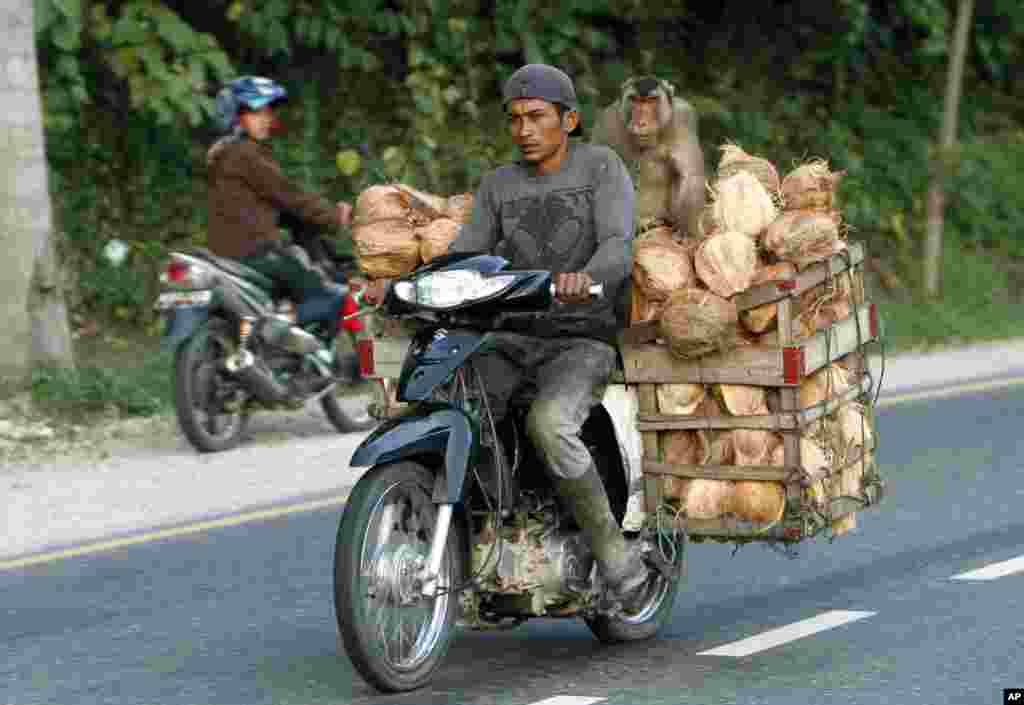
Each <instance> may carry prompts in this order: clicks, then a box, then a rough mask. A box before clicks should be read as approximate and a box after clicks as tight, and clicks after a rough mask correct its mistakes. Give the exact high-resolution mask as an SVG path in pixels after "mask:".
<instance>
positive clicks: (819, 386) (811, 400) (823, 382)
mask: <svg viewBox="0 0 1024 705" xmlns="http://www.w3.org/2000/svg"><path fill="white" fill-rule="evenodd" d="M849 388H850V378H849V375H848V374H847V372H846V370H844V369H843V368H842V367H840V366H839V365H837V364H835V363H832V364H831V365H828V366H826V367H823V368H821V369H820V370H818V371H817V372H815V373H814V374H813V375H810V376H809V377H807V378H806V379H804V381H803V382H801V383H800V391H799V395H800V408H802V409H806V408H808V407H812V406H817V405H818V404H821V403H822V402H824V401H826V400H828V399H833V398H835V397H838V396H840V395H841V394H844V393H846V391H847V390H848V389H849Z"/></svg>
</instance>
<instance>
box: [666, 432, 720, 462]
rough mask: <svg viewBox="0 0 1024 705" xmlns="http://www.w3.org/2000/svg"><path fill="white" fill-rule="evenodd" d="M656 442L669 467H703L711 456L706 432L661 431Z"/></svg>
mask: <svg viewBox="0 0 1024 705" xmlns="http://www.w3.org/2000/svg"><path fill="white" fill-rule="evenodd" d="M658 441H659V442H660V444H661V455H662V457H663V458H664V459H665V462H666V463H668V464H670V465H704V464H706V463H707V461H708V458H709V457H710V456H711V445H710V443H709V442H708V435H707V431H662V432H661V433H659V434H658Z"/></svg>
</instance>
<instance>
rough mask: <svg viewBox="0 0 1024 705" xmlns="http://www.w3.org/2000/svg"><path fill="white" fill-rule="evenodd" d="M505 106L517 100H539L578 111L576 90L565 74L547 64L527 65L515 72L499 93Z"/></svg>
mask: <svg viewBox="0 0 1024 705" xmlns="http://www.w3.org/2000/svg"><path fill="white" fill-rule="evenodd" d="M501 94H502V102H503V103H505V104H506V105H507V104H508V102H509V101H510V100H515V99H517V98H540V99H541V100H546V101H548V102H549V103H561V104H562V105H564V106H565V107H567V108H569V109H570V110H579V105H578V104H577V102H576V89H575V88H574V87H573V85H572V79H571V78H569V77H568V76H567V75H566V74H565V72H563V71H561V70H559V69H556V68H555V67H554V66H549V65H547V64H527V65H526V66H523V67H522V68H519V69H517V70H516V72H515V73H513V74H512V75H511V76H509V78H508V80H507V81H505V87H504V88H503V89H502V91H501Z"/></svg>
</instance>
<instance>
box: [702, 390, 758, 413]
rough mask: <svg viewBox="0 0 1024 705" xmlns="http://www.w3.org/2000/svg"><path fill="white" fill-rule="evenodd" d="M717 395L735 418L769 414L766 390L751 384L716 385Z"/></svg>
mask: <svg viewBox="0 0 1024 705" xmlns="http://www.w3.org/2000/svg"><path fill="white" fill-rule="evenodd" d="M714 390H715V393H716V394H717V395H718V397H719V398H720V399H721V400H722V401H723V402H724V403H725V408H726V410H727V411H728V412H729V413H730V414H732V415H733V416H756V415H758V414H767V413H768V407H767V406H766V405H765V388H764V387H754V386H752V385H749V384H716V385H715V386H714Z"/></svg>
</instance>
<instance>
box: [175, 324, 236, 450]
mask: <svg viewBox="0 0 1024 705" xmlns="http://www.w3.org/2000/svg"><path fill="white" fill-rule="evenodd" d="M233 348H234V345H233V342H232V339H231V334H230V333H229V328H228V324H227V322H226V321H223V320H220V319H213V320H211V321H209V322H208V323H207V324H206V325H205V326H203V327H201V328H200V329H199V330H198V331H196V333H195V335H193V336H192V337H191V338H189V339H188V340H187V341H185V342H184V343H183V344H182V345H181V347H180V348H178V353H177V356H176V359H175V364H174V410H175V412H176V414H177V416H178V424H179V425H180V426H181V430H182V432H183V433H184V434H185V437H186V438H187V439H188V440H189V442H190V443H191V444H192V445H193V446H194V447H195V448H196V449H197V450H199V451H202V452H204V453H211V452H218V451H222V450H228V449H230V448H234V447H235V446H237V445H238V443H239V442H240V441H241V439H242V435H243V434H244V433H245V429H246V427H247V426H248V424H249V414H248V412H247V411H246V410H245V408H244V405H243V404H242V403H240V396H241V393H240V390H239V388H238V385H237V383H236V382H235V381H234V380H233V379H231V377H230V376H229V375H228V374H227V373H226V372H225V371H224V370H223V363H224V360H226V359H227V357H228V355H230V354H231V350H232V349H233ZM229 407H234V408H229Z"/></svg>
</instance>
